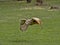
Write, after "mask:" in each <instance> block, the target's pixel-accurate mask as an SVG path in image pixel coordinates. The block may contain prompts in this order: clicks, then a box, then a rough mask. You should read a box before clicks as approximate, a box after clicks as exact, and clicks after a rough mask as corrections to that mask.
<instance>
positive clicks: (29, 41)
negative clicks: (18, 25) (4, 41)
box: [10, 40, 33, 43]
mask: <svg viewBox="0 0 60 45" xmlns="http://www.w3.org/2000/svg"><path fill="white" fill-rule="evenodd" d="M10 42H25V43H31V42H33V41H32V40H10Z"/></svg>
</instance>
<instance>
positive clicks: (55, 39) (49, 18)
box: [0, 2, 60, 45]
mask: <svg viewBox="0 0 60 45" xmlns="http://www.w3.org/2000/svg"><path fill="white" fill-rule="evenodd" d="M24 7H26V3H25V2H24V3H17V2H14V3H13V2H2V3H0V45H60V10H55V11H48V9H31V10H29V9H28V10H25V9H24V10H23V9H22V8H24ZM21 9H22V10H21ZM33 16H35V17H39V18H41V20H42V22H43V25H42V26H43V28H42V29H41V28H40V26H39V25H33V26H29V28H28V29H27V31H26V32H21V31H20V29H19V28H20V20H21V19H23V18H31V17H33Z"/></svg>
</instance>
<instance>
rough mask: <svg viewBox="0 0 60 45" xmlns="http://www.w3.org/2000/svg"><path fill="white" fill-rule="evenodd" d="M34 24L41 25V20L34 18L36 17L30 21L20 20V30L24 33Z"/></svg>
mask: <svg viewBox="0 0 60 45" xmlns="http://www.w3.org/2000/svg"><path fill="white" fill-rule="evenodd" d="M34 24H40V25H41V20H40V19H39V18H36V17H33V18H31V19H22V20H21V22H20V30H21V31H26V30H27V28H28V26H30V25H34Z"/></svg>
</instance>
